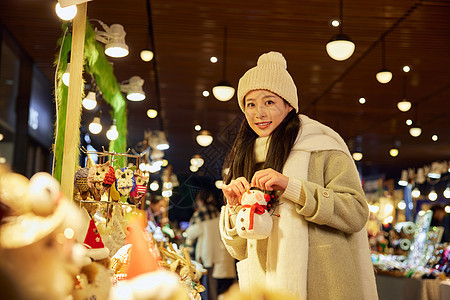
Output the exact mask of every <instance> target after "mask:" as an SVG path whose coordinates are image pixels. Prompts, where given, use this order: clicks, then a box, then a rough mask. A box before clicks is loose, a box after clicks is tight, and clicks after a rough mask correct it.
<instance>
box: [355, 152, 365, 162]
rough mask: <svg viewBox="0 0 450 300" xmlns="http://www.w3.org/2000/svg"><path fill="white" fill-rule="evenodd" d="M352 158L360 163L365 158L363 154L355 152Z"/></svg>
mask: <svg viewBox="0 0 450 300" xmlns="http://www.w3.org/2000/svg"><path fill="white" fill-rule="evenodd" d="M352 157H353V159H354V160H355V161H360V160H361V159H362V158H363V154H362V153H361V152H354V153H353V154H352Z"/></svg>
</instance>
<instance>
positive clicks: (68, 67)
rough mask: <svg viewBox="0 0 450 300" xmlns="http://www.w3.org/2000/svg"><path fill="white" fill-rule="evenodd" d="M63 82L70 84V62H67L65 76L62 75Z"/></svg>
mask: <svg viewBox="0 0 450 300" xmlns="http://www.w3.org/2000/svg"><path fill="white" fill-rule="evenodd" d="M61 79H62V82H63V83H64V84H65V85H66V86H69V80H70V63H67V67H66V71H65V72H64V74H63V76H62V78H61Z"/></svg>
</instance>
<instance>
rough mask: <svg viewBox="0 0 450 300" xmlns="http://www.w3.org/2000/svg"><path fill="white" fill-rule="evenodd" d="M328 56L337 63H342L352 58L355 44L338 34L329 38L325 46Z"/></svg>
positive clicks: (343, 35)
mask: <svg viewBox="0 0 450 300" xmlns="http://www.w3.org/2000/svg"><path fill="white" fill-rule="evenodd" d="M326 49H327V53H328V55H329V56H330V57H331V58H332V59H334V60H338V61H343V60H346V59H348V58H349V57H350V56H352V54H353V52H354V51H355V44H354V43H353V42H352V41H351V40H350V38H349V37H348V36H347V35H345V34H338V35H335V36H333V37H332V38H331V40H330V41H329V42H328V43H327V46H326Z"/></svg>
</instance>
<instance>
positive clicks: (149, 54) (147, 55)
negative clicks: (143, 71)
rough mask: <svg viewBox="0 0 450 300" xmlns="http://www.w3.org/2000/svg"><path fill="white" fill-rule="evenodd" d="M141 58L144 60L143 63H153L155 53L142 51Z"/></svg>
mask: <svg viewBox="0 0 450 300" xmlns="http://www.w3.org/2000/svg"><path fill="white" fill-rule="evenodd" d="M140 56H141V59H142V60H143V61H145V62H149V61H151V60H152V59H153V56H154V55H153V52H152V51H150V50H147V49H146V50H142V51H141V54H140Z"/></svg>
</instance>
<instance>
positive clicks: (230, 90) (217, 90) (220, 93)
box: [212, 27, 234, 101]
mask: <svg viewBox="0 0 450 300" xmlns="http://www.w3.org/2000/svg"><path fill="white" fill-rule="evenodd" d="M226 69H227V27H224V34H223V74H222V80H221V81H220V82H219V83H217V84H216V86H214V87H213V88H212V92H213V94H214V97H216V99H217V100H219V101H228V100H230V99H231V98H233V96H234V87H233V86H232V85H231V84H230V83H229V82H228V81H227V80H226V78H227V77H226Z"/></svg>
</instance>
